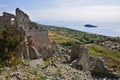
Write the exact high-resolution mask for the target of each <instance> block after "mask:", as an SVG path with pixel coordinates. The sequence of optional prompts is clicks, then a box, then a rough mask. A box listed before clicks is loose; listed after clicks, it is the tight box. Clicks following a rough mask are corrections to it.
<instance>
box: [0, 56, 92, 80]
mask: <svg viewBox="0 0 120 80" xmlns="http://www.w3.org/2000/svg"><path fill="white" fill-rule="evenodd" d="M67 58H69V57H68V56H67V55H66V56H65V55H64V57H63V56H62V57H61V58H58V57H56V56H54V57H53V58H51V59H50V60H49V61H43V60H42V58H40V59H36V60H30V61H27V62H26V63H24V64H20V65H18V66H14V67H11V68H9V67H4V68H1V69H0V80H92V77H91V76H90V74H89V73H88V72H82V71H79V70H76V69H74V68H72V67H70V66H69V64H68V62H67Z"/></svg>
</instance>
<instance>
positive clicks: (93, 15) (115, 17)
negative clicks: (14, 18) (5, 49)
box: [0, 0, 120, 36]
mask: <svg viewBox="0 0 120 80" xmlns="http://www.w3.org/2000/svg"><path fill="white" fill-rule="evenodd" d="M17 7H19V8H20V9H21V10H23V11H24V12H26V13H27V14H28V15H29V16H30V19H31V20H32V21H35V22H38V23H41V24H47V25H56V26H62V27H69V28H72V29H76V30H82V31H86V32H91V33H96V34H102V35H108V36H120V0H0V15H2V12H5V11H6V12H11V13H15V9H16V8H17ZM85 24H92V25H96V26H98V27H97V28H86V27H84V25H85Z"/></svg>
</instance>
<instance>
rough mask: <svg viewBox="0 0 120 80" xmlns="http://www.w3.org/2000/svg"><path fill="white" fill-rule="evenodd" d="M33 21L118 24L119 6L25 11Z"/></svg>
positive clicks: (119, 16) (119, 19)
mask: <svg viewBox="0 0 120 80" xmlns="http://www.w3.org/2000/svg"><path fill="white" fill-rule="evenodd" d="M27 12H28V13H29V15H30V16H31V18H32V19H34V20H47V21H67V22H73V21H74V22H80V21H93V22H95V21H96V22H97V21H103V22H118V21H120V6H106V5H99V6H98V5H94V6H72V7H57V8H52V9H51V8H50V9H44V10H29V11H27Z"/></svg>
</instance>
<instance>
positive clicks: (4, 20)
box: [0, 12, 16, 30]
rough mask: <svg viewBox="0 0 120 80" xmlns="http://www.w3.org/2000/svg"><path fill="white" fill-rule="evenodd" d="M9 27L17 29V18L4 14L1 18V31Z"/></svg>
mask: <svg viewBox="0 0 120 80" xmlns="http://www.w3.org/2000/svg"><path fill="white" fill-rule="evenodd" d="M5 27H7V28H9V27H16V18H15V15H13V14H10V13H7V12H3V16H0V29H1V30H2V29H3V28H5Z"/></svg>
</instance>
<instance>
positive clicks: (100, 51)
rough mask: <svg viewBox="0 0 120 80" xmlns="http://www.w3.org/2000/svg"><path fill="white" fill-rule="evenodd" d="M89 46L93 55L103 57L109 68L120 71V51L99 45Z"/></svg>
mask: <svg viewBox="0 0 120 80" xmlns="http://www.w3.org/2000/svg"><path fill="white" fill-rule="evenodd" d="M87 48H88V51H89V53H90V54H91V55H93V56H98V57H102V58H103V59H104V61H105V62H106V65H107V66H109V68H111V69H113V70H114V71H116V72H118V73H120V52H118V51H113V50H111V49H108V48H106V47H102V46H99V45H87Z"/></svg>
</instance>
